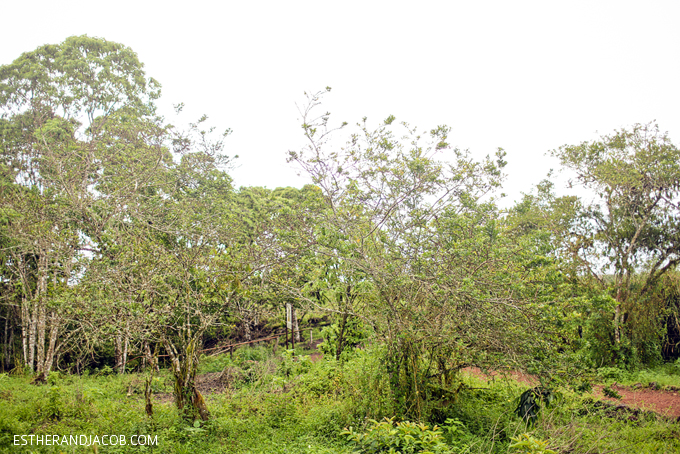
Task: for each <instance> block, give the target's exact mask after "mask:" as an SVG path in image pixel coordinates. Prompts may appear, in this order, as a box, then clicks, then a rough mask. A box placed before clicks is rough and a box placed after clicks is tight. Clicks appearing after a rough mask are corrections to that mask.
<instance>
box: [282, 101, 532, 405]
mask: <svg viewBox="0 0 680 454" xmlns="http://www.w3.org/2000/svg"><path fill="white" fill-rule="evenodd" d="M320 96H321V94H316V95H311V96H309V97H308V98H309V99H308V101H309V102H308V104H307V106H306V108H304V109H303V110H302V111H301V114H302V117H303V129H304V132H305V135H306V137H307V139H308V140H309V144H308V147H307V148H305V149H303V150H302V151H300V152H291V153H290V160H292V161H295V162H296V163H298V164H299V165H300V166H301V167H302V168H303V169H304V170H305V171H307V172H308V173H309V175H310V176H311V177H312V179H313V181H314V183H315V184H316V185H318V186H319V187H320V188H321V190H322V192H323V195H324V199H325V202H326V209H325V211H324V212H323V213H322V215H321V216H320V219H319V225H318V226H317V229H316V230H315V232H314V234H315V237H314V242H313V245H314V255H315V256H316V257H319V258H323V260H325V261H326V262H328V263H329V266H330V268H331V269H332V270H333V278H332V279H331V280H330V281H329V283H331V284H333V287H335V290H336V291H341V290H343V289H344V288H346V287H347V286H349V287H352V288H361V294H360V298H359V299H360V301H356V300H355V299H353V298H354V297H355V296H356V294H353V295H354V296H353V295H349V297H348V300H351V301H352V303H351V304H345V302H346V301H347V300H344V301H343V303H342V304H340V305H339V306H338V307H337V310H339V311H341V312H345V313H349V314H350V315H352V316H360V317H362V318H363V319H364V320H366V321H367V322H368V323H370V324H371V325H372V327H373V330H374V332H375V333H377V335H378V336H379V337H380V339H381V340H382V341H383V342H384V343H385V346H386V355H387V358H386V361H385V364H386V367H387V369H388V370H387V372H388V375H389V377H390V378H389V379H390V384H391V386H392V389H393V390H394V397H395V400H396V401H397V402H399V405H400V406H401V411H403V412H404V413H411V414H414V415H416V416H418V417H420V416H422V414H423V413H422V412H423V407H422V406H423V402H424V399H426V398H427V395H428V393H429V391H428V390H429V389H430V388H429V386H430V380H431V379H432V378H434V377H439V378H440V379H442V381H444V382H448V383H446V384H447V385H450V379H451V378H452V375H453V374H454V373H455V371H457V370H458V369H459V368H461V367H463V366H464V365H465V364H470V363H477V364H484V363H485V361H487V360H489V359H493V360H500V359H501V358H503V357H504V358H506V359H505V360H506V361H512V360H514V359H517V358H518V357H519V356H522V355H524V356H525V357H526V356H527V355H526V354H527V353H528V352H530V351H531V350H532V349H534V347H536V348H542V347H541V345H539V344H541V342H542V341H543V339H542V338H539V340H538V341H536V342H535V343H534V344H533V345H532V341H531V339H527V338H526V337H527V336H526V335H525V334H523V333H526V330H527V329H532V330H534V331H533V332H537V333H538V332H540V329H539V328H540V327H539V326H538V325H539V321H540V319H539V318H538V317H537V316H536V312H537V310H538V309H539V308H540V303H542V301H541V300H540V299H538V298H536V297H535V296H533V295H535V294H536V293H539V294H540V292H533V291H532V290H533V289H532V287H531V284H530V282H531V279H533V277H535V272H534V271H531V270H529V269H528V263H529V262H530V261H531V257H527V256H526V254H523V252H522V250H521V249H519V248H518V247H517V246H515V245H514V244H513V242H512V238H511V237H510V236H506V235H505V227H504V225H503V224H502V223H501V222H499V221H498V218H499V216H498V212H497V210H496V209H495V206H494V204H493V203H492V201H493V199H492V198H490V194H491V193H492V191H493V190H494V189H496V188H498V187H500V183H501V181H502V178H503V175H502V169H503V167H504V165H505V161H504V159H503V158H504V152H503V151H502V150H499V151H498V153H497V155H496V157H495V159H492V158H490V157H487V158H486V159H485V160H482V161H481V162H480V161H475V160H474V159H472V157H471V156H470V154H469V153H468V152H465V151H461V150H457V149H452V148H451V147H450V146H449V144H448V135H449V128H447V127H445V126H439V127H437V128H434V129H431V130H429V131H424V132H422V133H420V132H419V131H418V130H417V129H415V128H412V127H410V126H409V125H408V124H406V123H401V124H397V123H396V122H395V119H394V117H392V116H390V117H388V118H387V119H386V120H385V121H384V122H383V124H381V125H379V126H378V127H377V128H376V129H370V128H369V127H368V122H367V120H366V119H364V120H363V121H362V122H361V123H360V124H358V125H357V132H355V133H353V134H351V135H350V136H349V140H348V142H347V143H346V145H345V146H343V147H334V146H333V144H331V143H330V140H329V138H330V134H331V133H333V132H334V131H336V130H334V129H329V128H328V121H329V114H328V113H326V114H322V115H321V116H319V117H316V118H314V117H313V110H314V108H315V107H316V106H317V105H318V104H319V102H320ZM345 125H346V124H343V125H342V126H341V127H340V128H344V127H345ZM440 154H442V155H443V156H445V157H446V159H447V160H446V161H439V160H437V159H436V158H437V156H438V155H440ZM299 298H301V299H305V298H306V300H307V301H308V302H309V303H310V304H314V303H315V301H314V300H313V298H312V297H311V296H310V295H309V294H307V295H304V294H303V295H299ZM359 302H360V304H358V303H359ZM535 302H537V303H538V304H533V305H532V303H535ZM360 307H361V311H360V312H359V311H358V309H359V308H360ZM501 325H502V326H503V329H499V326H501ZM537 337H540V336H537Z"/></svg>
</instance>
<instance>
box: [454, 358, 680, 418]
mask: <svg viewBox="0 0 680 454" xmlns="http://www.w3.org/2000/svg"><path fill="white" fill-rule="evenodd" d="M463 372H465V373H468V374H470V375H473V376H475V377H478V378H481V379H482V380H489V379H493V378H499V377H500V378H511V379H513V380H515V381H517V382H519V383H523V384H525V385H527V386H538V384H539V382H538V380H537V379H536V377H532V376H531V375H527V374H525V373H522V372H517V371H508V372H497V371H492V372H489V373H488V374H485V373H484V372H482V371H481V370H480V369H479V368H477V367H467V368H465V369H463ZM603 388H604V385H595V386H593V394H594V395H595V397H597V398H599V399H601V400H604V401H606V402H610V403H614V404H617V405H625V406H627V407H632V408H639V409H642V410H646V411H653V412H654V413H657V414H659V415H661V416H665V417H670V418H680V392H679V391H677V390H674V391H666V390H654V389H650V388H640V389H632V388H630V387H627V386H621V385H616V384H614V385H612V386H611V388H612V389H613V390H614V391H616V392H617V393H618V394H620V395H621V398H620V399H615V398H612V397H607V396H605V395H604V393H603V391H602V389H603Z"/></svg>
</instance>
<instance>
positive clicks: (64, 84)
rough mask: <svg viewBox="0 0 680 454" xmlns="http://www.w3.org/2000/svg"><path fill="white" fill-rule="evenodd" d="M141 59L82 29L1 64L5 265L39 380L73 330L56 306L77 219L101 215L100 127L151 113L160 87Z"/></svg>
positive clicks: (72, 255) (70, 266) (74, 266)
mask: <svg viewBox="0 0 680 454" xmlns="http://www.w3.org/2000/svg"><path fill="white" fill-rule="evenodd" d="M142 67H143V66H142V64H141V63H140V62H139V60H138V59H137V56H136V54H134V52H132V51H131V50H130V49H129V48H126V47H125V46H122V45H120V44H117V43H112V42H109V41H105V40H102V39H95V38H89V37H87V36H80V37H70V38H68V39H66V41H64V42H63V43H61V44H58V45H46V46H42V47H40V48H38V49H36V50H35V51H32V52H27V53H24V54H23V55H22V56H21V57H19V58H18V59H17V60H15V61H14V62H13V63H12V64H10V65H5V66H2V67H0V155H1V156H2V159H3V163H4V166H5V167H6V169H7V171H8V172H9V173H10V177H9V179H10V180H11V181H12V182H14V184H13V185H10V186H8V187H6V188H5V189H6V190H5V191H3V192H4V194H3V195H4V197H3V205H4V206H3V208H4V209H5V210H8V211H10V210H11V211H12V212H13V213H14V214H15V216H13V217H12V218H11V219H10V221H9V223H8V232H9V235H10V236H11V237H12V240H13V242H14V246H13V249H12V254H11V257H10V259H9V260H8V261H7V262H6V265H7V267H8V269H9V274H8V278H9V279H10V280H12V281H13V282H17V284H18V285H17V288H18V289H19V293H20V300H21V324H22V342H23V353H24V362H25V364H26V365H27V366H28V367H30V368H31V369H34V370H36V371H37V372H38V374H39V375H38V379H41V378H44V376H45V375H46V374H47V373H49V371H50V369H51V368H52V366H53V363H54V358H55V357H56V356H57V355H58V353H59V350H60V346H61V345H63V341H64V340H65V339H68V338H69V337H70V336H72V335H73V333H75V331H76V330H75V329H74V326H73V325H72V324H71V322H70V321H69V320H68V318H67V317H66V315H67V314H68V311H67V310H60V309H61V308H59V307H57V306H55V304H57V302H58V301H60V298H58V295H59V292H61V291H66V290H67V289H68V288H69V282H70V281H72V279H73V278H74V277H75V276H76V275H77V273H78V272H79V271H80V269H79V263H80V260H81V259H82V252H83V251H84V250H85V249H86V248H87V247H88V244H87V241H83V238H87V234H88V232H87V230H86V229H84V228H83V225H84V224H85V223H86V222H84V221H87V220H92V219H97V218H98V214H100V213H98V209H99V208H100V207H101V203H100V202H101V200H102V195H103V194H102V193H101V192H98V190H99V189H100V186H99V185H98V182H99V181H101V180H105V179H106V178H107V176H105V175H104V172H103V167H105V166H106V164H108V163H110V162H111V160H110V158H111V157H113V156H115V154H116V153H115V150H110V149H108V148H107V147H106V146H102V145H101V139H102V131H103V130H104V129H106V128H110V127H111V123H115V122H117V121H118V120H120V119H121V113H122V112H127V115H128V116H133V117H135V118H140V119H142V118H150V117H151V116H152V115H153V114H154V110H153V100H154V99H156V98H157V97H158V95H159V87H158V84H157V83H156V82H155V81H154V80H153V79H149V78H147V77H146V75H145V74H144V71H143V69H142ZM149 142H150V140H149V141H147V143H149ZM102 151H104V154H102ZM111 151H112V153H111ZM50 284H51V285H50ZM62 301H64V300H63V299H62ZM67 327H68V329H67ZM66 331H68V332H69V333H68V334H65V333H66Z"/></svg>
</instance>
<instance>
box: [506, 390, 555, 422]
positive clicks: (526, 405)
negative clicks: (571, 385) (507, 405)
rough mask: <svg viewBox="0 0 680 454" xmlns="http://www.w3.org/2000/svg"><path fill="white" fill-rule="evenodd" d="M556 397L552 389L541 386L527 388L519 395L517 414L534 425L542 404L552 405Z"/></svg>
mask: <svg viewBox="0 0 680 454" xmlns="http://www.w3.org/2000/svg"><path fill="white" fill-rule="evenodd" d="M554 399H555V394H554V393H553V391H552V390H551V389H547V388H543V387H540V386H538V387H536V388H531V389H527V390H526V391H524V392H523V393H522V394H521V395H520V396H519V400H518V403H517V408H515V414H516V415H517V416H519V417H520V418H522V419H524V420H525V421H526V422H527V423H528V424H529V425H530V426H532V425H534V424H536V420H537V419H538V413H539V411H540V410H541V404H544V405H545V406H546V407H550V405H551V404H552V402H553V400H554Z"/></svg>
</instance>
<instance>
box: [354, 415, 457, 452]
mask: <svg viewBox="0 0 680 454" xmlns="http://www.w3.org/2000/svg"><path fill="white" fill-rule="evenodd" d="M369 422H370V423H371V425H370V426H369V427H368V430H367V431H366V432H364V433H359V432H356V431H354V430H353V429H352V428H351V427H350V428H348V429H345V430H344V431H343V432H342V433H341V435H344V436H346V437H347V440H348V441H350V442H351V443H352V444H354V445H355V446H356V447H357V448H359V449H361V450H362V452H366V453H377V452H389V453H403V454H407V453H408V454H410V453H433V454H434V453H442V454H444V453H451V452H453V451H452V450H451V448H450V447H449V446H447V444H446V443H445V442H444V435H443V432H442V430H441V429H440V428H439V427H437V426H434V427H433V428H431V429H430V428H429V427H428V426H427V425H425V424H418V423H414V422H409V421H402V422H398V421H396V422H395V421H394V418H390V419H388V418H385V420H383V421H380V422H378V421H375V420H371V421H369Z"/></svg>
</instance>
